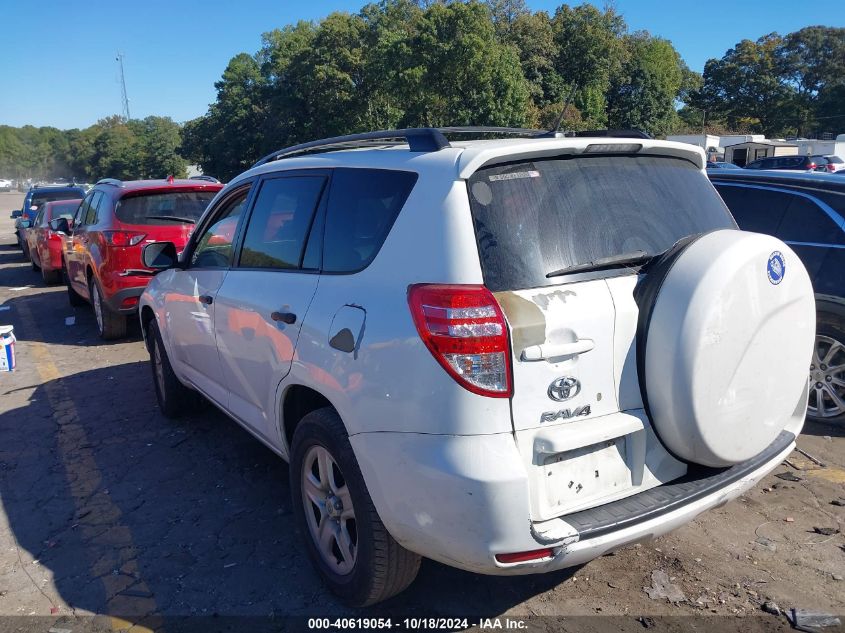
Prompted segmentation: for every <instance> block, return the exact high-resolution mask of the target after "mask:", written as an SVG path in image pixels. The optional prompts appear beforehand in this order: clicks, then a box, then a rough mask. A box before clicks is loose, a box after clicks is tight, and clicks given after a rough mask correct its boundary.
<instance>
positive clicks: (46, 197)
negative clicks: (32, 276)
mask: <svg viewBox="0 0 845 633" xmlns="http://www.w3.org/2000/svg"><path fill="white" fill-rule="evenodd" d="M84 197H85V189H83V188H82V187H75V186H68V187H33V188H32V189H30V190H29V191H28V192H27V193H26V197H25V198H24V199H23V207H22V208H21V213H20V214H19V216H18V217H17V218H16V219H15V238H16V239H17V241H18V247H19V248H20V249H21V250H22V251H25V250H26V236H25V234H24V231H25V230H26V229H27V228H29V226H30V225H31V224H32V222H33V221H34V220H35V216H36V215H38V209H40V208H41V205H42V204H44V203H45V202H53V201H54V200H73V199H76V198H84ZM13 215H18V214H15V213H13ZM23 222H28V223H29V224H28V225H27V224H22V223H23ZM24 255H26V253H24Z"/></svg>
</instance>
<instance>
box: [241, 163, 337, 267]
mask: <svg viewBox="0 0 845 633" xmlns="http://www.w3.org/2000/svg"><path fill="white" fill-rule="evenodd" d="M325 184H326V179H325V178H324V177H322V176H293V177H290V178H273V179H268V180H265V181H264V182H263V183H262V184H261V190H260V191H259V192H258V196H257V197H256V200H255V207H254V208H253V210H252V215H251V216H250V218H249V225H248V226H247V229H246V235H245V237H244V244H243V248H242V250H241V258H240V262H239V264H238V265H239V266H240V267H241V268H279V269H289V268H300V266H301V262H302V251H303V249H304V247H305V241H306V238H307V237H308V231H309V229H310V228H311V220H312V218H313V217H314V210H315V209H316V207H317V203H318V202H319V200H320V194H321V193H322V192H323V187H324V186H325Z"/></svg>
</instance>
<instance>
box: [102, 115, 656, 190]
mask: <svg viewBox="0 0 845 633" xmlns="http://www.w3.org/2000/svg"><path fill="white" fill-rule="evenodd" d="M446 134H514V135H519V136H527V137H529V138H562V137H564V136H569V137H572V136H576V137H591V136H596V137H618V138H645V139H650V138H651V136H649V135H648V134H646V133H645V132H643V131H641V130H589V131H585V132H567V133H565V134H564V133H562V132H550V131H547V130H536V129H532V128H524V127H496V126H463V127H437V128H435V127H420V128H405V129H401V130H379V131H377V132H362V133H360V134H346V135H344V136H333V137H331V138H324V139H320V140H317V141H309V142H307V143H300V144H299V145H292V146H290V147H285V148H283V149H279V150H276V151H275V152H272V153H271V154H267V156H265V157H264V158H262V159H261V160H259V161H258V162H257V163H255V164H254V165H253V166H252V168H255V167H258V166H260V165H264V164H265V163H269V162H272V161H274V160H280V159H282V158H288V157H290V156H295V155H296V154H304V153H310V152H315V153H316V152H319V151H322V152H329V151H333V150H340V149H356V148H363V147H382V146H384V145H391V144H402V143H407V144H408V147H409V148H410V150H411V151H412V152H436V151H439V150H441V149H443V148H444V147H450V145H449V139H447V138H446V136H445V135H446ZM106 180H112V179H108V178H107V179H106ZM100 182H103V181H100ZM118 182H119V181H118ZM98 184H99V183H98Z"/></svg>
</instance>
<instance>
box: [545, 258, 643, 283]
mask: <svg viewBox="0 0 845 633" xmlns="http://www.w3.org/2000/svg"><path fill="white" fill-rule="evenodd" d="M653 257H654V255H649V254H648V253H646V252H645V251H631V252H630V253H620V254H619V255H610V256H609V257H600V258H599V259H594V260H593V261H591V262H583V263H581V264H573V265H572V266H566V267H565V268H560V269H558V270H553V271H552V272H550V273H546V278H547V279H549V278H551V277H559V276H560V275H566V274H568V273H577V272H583V271H585V270H599V269H601V268H612V267H613V266H624V265H625V264H644V263H645V262H647V261H649V260H651V259H652V258H653Z"/></svg>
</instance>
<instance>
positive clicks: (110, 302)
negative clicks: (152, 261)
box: [103, 279, 149, 314]
mask: <svg viewBox="0 0 845 633" xmlns="http://www.w3.org/2000/svg"><path fill="white" fill-rule="evenodd" d="M147 281H149V280H148V279H147V280H145V283H144V285H143V286H134V287H130V288H121V289H120V290H117V291H115V292H113V293H112V294H111V295H109V296H108V297H105V298H104V299H103V301H104V303H105V304H106V306H108V308H109V310H111V311H112V312H117V313H119V314H135V313H136V312H138V300H139V299H140V297H141V295H142V294H143V292H144V289H145V288H146V287H147V284H146V282H147ZM132 299H134V300H135V301H134V302H132V305H128V306H127V305H126V304H125V303H124V302H126V301H127V300H132Z"/></svg>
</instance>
